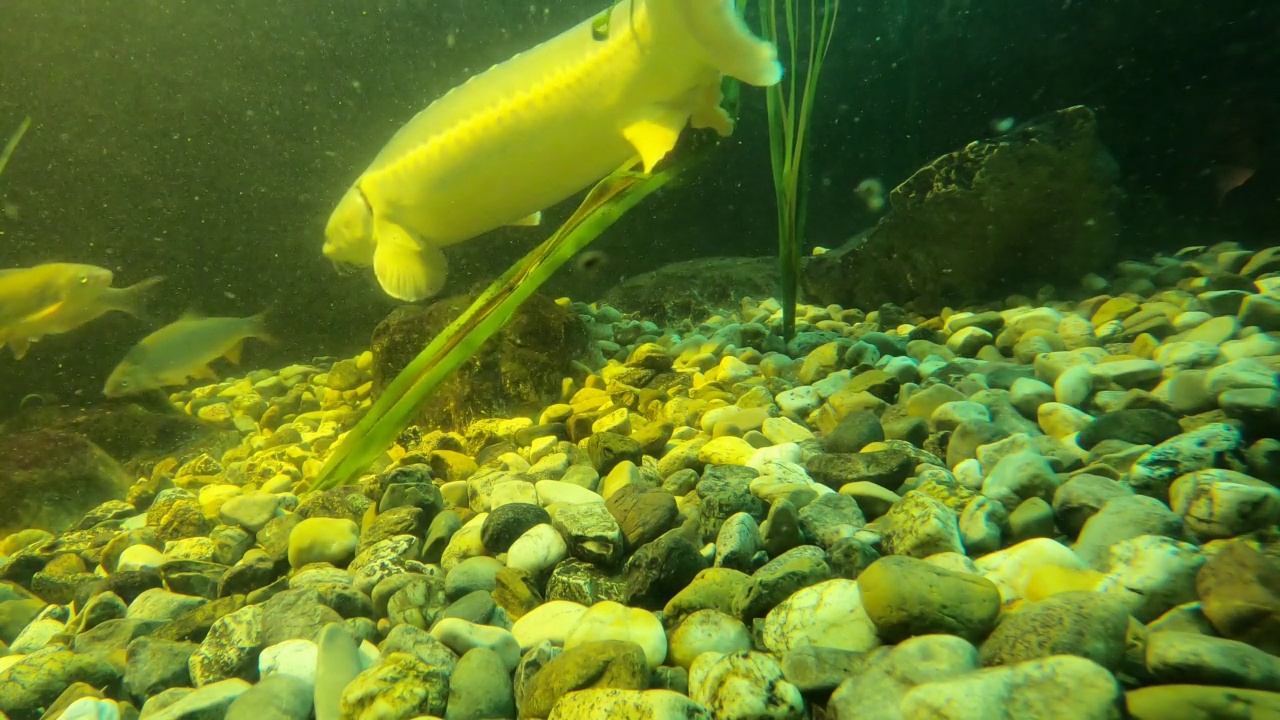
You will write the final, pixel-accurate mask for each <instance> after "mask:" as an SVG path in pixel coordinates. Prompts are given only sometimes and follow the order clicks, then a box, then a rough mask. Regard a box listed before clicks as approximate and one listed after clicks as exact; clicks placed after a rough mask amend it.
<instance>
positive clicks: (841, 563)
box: [827, 537, 880, 580]
mask: <svg viewBox="0 0 1280 720" xmlns="http://www.w3.org/2000/svg"><path fill="white" fill-rule="evenodd" d="M879 559H880V553H878V552H876V549H875V548H873V547H871V546H870V545H868V544H867V543H866V542H865V541H863V540H861V539H859V538H852V537H847V538H840V539H839V540H837V541H836V542H835V544H834V545H832V546H831V548H830V549H829V550H827V564H828V565H830V566H831V570H832V572H833V573H834V574H835V576H836V577H841V578H845V579H846V580H857V579H858V576H859V575H861V574H862V571H863V570H866V569H867V568H868V567H870V566H871V563H873V562H875V561H876V560H879Z"/></svg>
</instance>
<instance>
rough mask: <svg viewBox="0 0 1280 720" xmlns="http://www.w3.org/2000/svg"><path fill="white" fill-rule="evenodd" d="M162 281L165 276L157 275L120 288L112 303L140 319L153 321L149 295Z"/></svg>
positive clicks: (114, 294)
mask: <svg viewBox="0 0 1280 720" xmlns="http://www.w3.org/2000/svg"><path fill="white" fill-rule="evenodd" d="M162 282H164V276H163V275H155V276H153V277H149V278H147V279H146V280H142V281H141V282H136V283H134V284H132V285H130V286H128V287H123V288H120V289H119V290H118V291H116V292H115V293H113V297H112V301H111V304H112V305H113V306H114V307H116V308H117V309H119V310H123V311H124V312H127V313H129V314H130V315H132V316H134V317H136V318H138V319H139V320H142V321H144V322H153V321H154V320H155V318H153V317H152V316H151V314H150V313H149V312H148V311H147V296H148V294H149V293H150V292H151V289H152V288H154V287H155V286H156V285H159V284H160V283H162Z"/></svg>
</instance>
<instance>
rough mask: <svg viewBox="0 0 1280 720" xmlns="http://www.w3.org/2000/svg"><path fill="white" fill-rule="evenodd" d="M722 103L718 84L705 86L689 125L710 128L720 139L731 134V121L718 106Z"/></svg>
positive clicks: (727, 114)
mask: <svg viewBox="0 0 1280 720" xmlns="http://www.w3.org/2000/svg"><path fill="white" fill-rule="evenodd" d="M722 102H724V94H723V93H721V92H720V84H719V83H715V84H712V85H707V87H706V88H705V89H704V90H703V91H702V93H701V94H700V96H699V97H698V108H697V109H696V110H694V111H693V116H692V117H690V118H689V125H690V126H692V127H694V128H697V129H701V128H711V129H712V130H715V131H716V133H717V134H718V135H719V136H720V137H729V135H731V134H733V119H732V118H730V117H729V113H727V112H725V109H724V108H723V107H721V106H720V103H722Z"/></svg>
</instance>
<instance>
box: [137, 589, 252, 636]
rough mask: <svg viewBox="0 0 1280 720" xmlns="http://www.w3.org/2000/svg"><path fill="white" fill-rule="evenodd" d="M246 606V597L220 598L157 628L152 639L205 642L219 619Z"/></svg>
mask: <svg viewBox="0 0 1280 720" xmlns="http://www.w3.org/2000/svg"><path fill="white" fill-rule="evenodd" d="M244 604H245V596H244V595H232V596H230V597H224V598H218V599H217V600H213V601H211V602H207V603H205V604H204V605H201V606H200V607H198V608H196V609H194V610H192V611H191V612H188V613H187V614H185V615H182V616H181V617H177V618H174V619H173V620H170V621H169V622H167V623H165V624H164V625H162V626H160V627H159V628H156V631H155V632H154V633H152V634H151V637H153V638H156V639H160V640H187V641H191V642H200V641H201V640H204V637H205V635H206V634H207V633H208V632H209V628H210V627H213V624H214V623H215V622H217V621H218V619H219V618H221V617H222V616H224V615H227V614H229V613H233V612H235V611H236V610H239V609H240V608H242V607H244Z"/></svg>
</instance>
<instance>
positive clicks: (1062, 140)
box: [802, 106, 1120, 312]
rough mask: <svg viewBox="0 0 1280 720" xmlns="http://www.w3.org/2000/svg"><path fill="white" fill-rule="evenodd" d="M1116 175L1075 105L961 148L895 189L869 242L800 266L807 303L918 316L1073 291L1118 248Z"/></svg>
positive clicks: (1091, 122)
mask: <svg viewBox="0 0 1280 720" xmlns="http://www.w3.org/2000/svg"><path fill="white" fill-rule="evenodd" d="M1117 178H1118V171H1117V168H1116V165H1115V163H1114V161H1113V160H1112V159H1111V158H1110V156H1109V155H1108V154H1107V152H1106V150H1105V149H1104V148H1103V147H1102V144H1101V142H1100V141H1099V139H1098V132H1097V122H1096V120H1095V118H1094V114H1093V111H1091V110H1089V109H1088V108H1085V107H1081V106H1076V107H1071V108H1067V109H1065V110H1059V111H1057V112H1054V113H1051V114H1050V115H1047V116H1046V117H1044V118H1041V119H1039V120H1037V121H1034V122H1031V123H1028V124H1026V125H1024V126H1021V127H1019V128H1017V129H1015V130H1014V131H1013V132H1010V133H1008V134H1006V135H1001V136H999V137H997V138H993V139H991V140H986V141H982V142H975V143H971V144H969V145H968V146H966V147H965V148H964V149H962V150H958V151H956V152H952V153H948V154H947V155H943V156H942V157H940V158H938V159H937V160H934V161H933V162H932V163H930V164H929V165H927V166H926V167H924V168H922V169H920V170H918V171H916V173H915V174H914V175H912V176H911V177H910V178H908V179H907V181H906V182H904V183H902V184H901V185H899V186H898V187H896V188H894V190H893V191H892V192H890V193H889V201H890V203H891V205H892V211H891V212H890V213H889V214H888V215H886V216H885V217H884V218H883V219H882V220H881V221H880V224H879V225H877V226H876V227H875V228H874V229H873V230H871V231H870V232H869V233H866V234H864V235H861V236H859V237H858V238H855V239H854V240H853V241H851V242H850V243H848V244H847V245H845V246H844V247H842V248H840V249H838V250H836V251H833V252H828V253H825V254H823V255H817V256H814V257H812V258H809V259H808V260H807V262H806V264H805V266H804V270H803V274H802V284H803V288H804V291H805V296H806V297H807V298H808V299H809V301H810V302H814V303H816V304H818V305H826V304H831V303H836V304H839V305H843V306H845V307H863V308H874V307H878V306H880V305H881V304H883V303H886V302H897V303H902V302H905V301H910V300H915V301H916V303H917V310H920V311H922V312H924V311H929V310H931V309H936V308H940V307H942V306H943V305H952V306H955V305H957V304H961V305H962V304H964V303H965V302H966V301H970V300H982V299H990V298H993V297H1001V296H1004V295H1007V294H1009V293H1010V292H1012V291H1019V290H1026V289H1028V288H1030V289H1034V288H1036V287H1037V286H1039V285H1042V284H1044V283H1055V284H1060V285H1074V284H1075V283H1077V282H1078V281H1079V278H1080V277H1081V276H1082V275H1084V274H1085V273H1087V272H1090V271H1092V270H1096V269H1098V268H1100V267H1102V266H1103V265H1104V264H1105V263H1106V262H1107V261H1108V259H1109V258H1110V256H1111V255H1112V253H1113V251H1114V249H1115V247H1116V244H1115V243H1116V237H1117V232H1118V228H1119V221H1118V218H1117V216H1116V208H1117V204H1118V201H1119V199H1120V191H1119V190H1118V189H1117V188H1116V186H1115V183H1116V180H1117Z"/></svg>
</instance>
